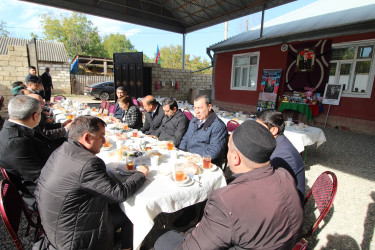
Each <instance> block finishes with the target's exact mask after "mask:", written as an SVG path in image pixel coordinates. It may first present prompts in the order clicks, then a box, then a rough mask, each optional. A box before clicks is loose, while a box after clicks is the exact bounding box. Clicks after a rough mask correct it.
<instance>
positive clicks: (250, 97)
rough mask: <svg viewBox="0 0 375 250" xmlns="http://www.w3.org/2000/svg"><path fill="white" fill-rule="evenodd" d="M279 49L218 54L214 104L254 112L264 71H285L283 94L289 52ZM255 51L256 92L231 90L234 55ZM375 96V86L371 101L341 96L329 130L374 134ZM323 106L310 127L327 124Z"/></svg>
mask: <svg viewBox="0 0 375 250" xmlns="http://www.w3.org/2000/svg"><path fill="white" fill-rule="evenodd" d="M374 38H375V32H371V33H366V34H357V35H350V36H340V37H333V38H326V39H332V42H333V44H335V43H342V42H350V41H358V40H367V39H374ZM292 44H293V43H292ZM280 47H281V44H278V45H274V46H268V47H262V48H256V49H248V50H239V51H235V52H225V53H219V54H217V55H216V62H215V73H214V81H215V104H216V105H218V106H220V107H222V108H223V109H229V110H233V111H238V110H242V111H245V112H250V113H255V111H256V105H257V100H258V95H259V89H260V82H261V78H262V71H263V69H283V75H282V78H281V82H280V88H279V93H278V94H279V96H280V95H282V93H283V89H284V84H285V71H286V66H287V53H288V52H282V51H281V49H280ZM255 51H259V52H260V58H259V71H258V83H257V91H243V90H230V82H231V74H232V73H231V68H232V56H233V55H234V54H241V53H249V52H255ZM374 80H375V79H373V81H374ZM374 93H375V84H373V88H372V93H371V98H352V97H341V100H340V105H338V106H331V109H330V113H329V117H328V120H327V127H336V128H341V129H344V130H351V131H354V132H358V133H365V134H375V109H373V108H372V107H374V106H375V97H374ZM323 107H324V110H325V111H324V113H321V114H320V115H318V116H315V117H314V118H313V121H312V122H311V125H315V126H323V125H324V123H325V119H326V114H327V110H328V105H323Z"/></svg>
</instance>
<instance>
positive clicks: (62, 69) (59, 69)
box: [38, 61, 71, 95]
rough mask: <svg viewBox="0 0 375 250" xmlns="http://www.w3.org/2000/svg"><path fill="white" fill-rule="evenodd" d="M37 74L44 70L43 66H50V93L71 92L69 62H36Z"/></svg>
mask: <svg viewBox="0 0 375 250" xmlns="http://www.w3.org/2000/svg"><path fill="white" fill-rule="evenodd" d="M38 66H39V75H42V74H43V73H44V72H45V68H46V67H49V68H50V75H51V77H52V84H53V90H52V95H56V94H71V87H70V64H69V63H62V62H45V61H41V62H38Z"/></svg>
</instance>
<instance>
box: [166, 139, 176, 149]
mask: <svg viewBox="0 0 375 250" xmlns="http://www.w3.org/2000/svg"><path fill="white" fill-rule="evenodd" d="M167 149H168V150H173V149H174V143H173V141H168V142H167Z"/></svg>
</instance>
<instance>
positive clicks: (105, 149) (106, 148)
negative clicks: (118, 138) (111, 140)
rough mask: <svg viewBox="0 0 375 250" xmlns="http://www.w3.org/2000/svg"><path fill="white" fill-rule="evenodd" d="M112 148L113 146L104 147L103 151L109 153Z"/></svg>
mask: <svg viewBox="0 0 375 250" xmlns="http://www.w3.org/2000/svg"><path fill="white" fill-rule="evenodd" d="M112 148H113V145H112V144H111V146H110V147H102V149H101V150H104V151H108V150H111V149H112Z"/></svg>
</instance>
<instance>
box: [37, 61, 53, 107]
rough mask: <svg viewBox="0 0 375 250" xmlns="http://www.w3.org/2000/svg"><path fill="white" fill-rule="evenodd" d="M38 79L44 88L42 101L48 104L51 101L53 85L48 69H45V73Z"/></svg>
mask: <svg viewBox="0 0 375 250" xmlns="http://www.w3.org/2000/svg"><path fill="white" fill-rule="evenodd" d="M40 79H41V81H42V84H43V88H44V99H45V100H46V102H47V103H48V104H49V103H50V101H51V91H52V89H53V84H52V77H51V75H50V74H49V68H48V67H46V71H45V72H44V73H43V74H42V76H41V77H40Z"/></svg>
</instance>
